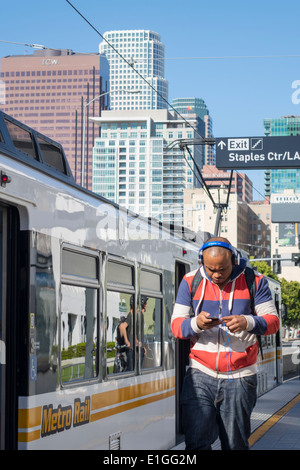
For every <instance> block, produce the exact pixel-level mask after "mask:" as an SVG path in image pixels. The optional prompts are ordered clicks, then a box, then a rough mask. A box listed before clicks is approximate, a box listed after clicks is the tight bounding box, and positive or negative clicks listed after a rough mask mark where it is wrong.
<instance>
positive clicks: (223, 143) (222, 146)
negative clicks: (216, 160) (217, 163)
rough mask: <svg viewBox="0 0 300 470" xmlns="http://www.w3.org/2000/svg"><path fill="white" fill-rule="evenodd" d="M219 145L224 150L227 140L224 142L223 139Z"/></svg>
mask: <svg viewBox="0 0 300 470" xmlns="http://www.w3.org/2000/svg"><path fill="white" fill-rule="evenodd" d="M218 147H221V150H223V148H224V147H226V144H225V142H223V140H221V142H219V143H218Z"/></svg>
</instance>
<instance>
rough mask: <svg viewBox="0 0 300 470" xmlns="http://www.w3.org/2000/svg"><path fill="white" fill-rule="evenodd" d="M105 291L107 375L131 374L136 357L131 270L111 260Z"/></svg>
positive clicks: (131, 267)
mask: <svg viewBox="0 0 300 470" xmlns="http://www.w3.org/2000/svg"><path fill="white" fill-rule="evenodd" d="M107 288H108V289H107V372H108V374H120V373H124V372H131V371H133V370H134V368H135V367H134V364H135V362H136V354H137V349H136V339H134V337H135V331H136V327H135V323H136V315H135V294H134V269H133V266H130V265H126V264H123V263H118V262H115V261H113V260H110V261H109V262H108V268H107Z"/></svg>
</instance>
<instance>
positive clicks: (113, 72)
mask: <svg viewBox="0 0 300 470" xmlns="http://www.w3.org/2000/svg"><path fill="white" fill-rule="evenodd" d="M103 36H104V38H105V39H106V40H107V42H106V41H103V42H102V43H100V45H99V50H100V53H101V54H105V55H106V57H107V59H108V62H109V66H110V109H112V110H130V109H165V108H167V103H166V101H165V100H167V99H168V82H167V81H166V80H165V78H164V50H165V48H164V45H163V44H162V43H161V40H160V35H159V34H157V33H155V32H153V31H148V30H147V31H146V30H126V31H122V30H121V31H108V32H106V33H104V35H103ZM108 43H109V44H108ZM111 46H113V47H111ZM116 51H118V52H119V54H118V53H117V52H116ZM121 56H122V57H123V58H125V59H126V61H127V62H129V64H130V65H128V63H126V61H124V59H123V58H122V57H121ZM142 77H144V78H145V80H147V82H148V83H149V84H150V86H149V85H148V83H146V81H145V80H143V78H142ZM124 89H133V90H138V91H139V94H136V95H133V94H129V93H127V94H126V93H124V92H123V91H122V90H124ZM155 90H157V91H158V93H156V91H155Z"/></svg>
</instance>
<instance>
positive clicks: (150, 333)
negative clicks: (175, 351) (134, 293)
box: [137, 295, 162, 369]
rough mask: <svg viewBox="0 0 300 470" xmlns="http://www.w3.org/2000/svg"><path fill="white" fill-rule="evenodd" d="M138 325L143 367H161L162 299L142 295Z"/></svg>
mask: <svg viewBox="0 0 300 470" xmlns="http://www.w3.org/2000/svg"><path fill="white" fill-rule="evenodd" d="M137 323H138V327H137V331H138V335H139V334H140V338H139V343H140V348H141V367H142V368H143V369H147V368H152V367H159V366H161V364H162V354H161V345H162V328H161V325H162V299H159V298H155V297H147V296H145V295H142V296H141V310H140V312H137ZM139 323H140V325H139ZM139 332H140V333H139Z"/></svg>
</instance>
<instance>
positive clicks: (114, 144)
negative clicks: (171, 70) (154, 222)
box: [93, 110, 204, 225]
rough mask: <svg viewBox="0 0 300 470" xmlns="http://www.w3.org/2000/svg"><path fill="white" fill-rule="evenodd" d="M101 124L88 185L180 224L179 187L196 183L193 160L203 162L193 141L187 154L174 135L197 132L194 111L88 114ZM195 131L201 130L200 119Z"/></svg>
mask: <svg viewBox="0 0 300 470" xmlns="http://www.w3.org/2000/svg"><path fill="white" fill-rule="evenodd" d="M93 120H94V122H97V123H98V124H99V125H100V126H101V137H99V138H97V139H96V140H95V147H94V154H93V163H94V168H93V175H94V179H93V191H95V192H96V193H98V194H101V195H102V196H104V197H106V198H108V199H110V200H112V201H114V202H116V203H118V204H120V205H122V206H124V207H126V208H128V209H130V210H132V211H134V212H136V213H139V214H141V215H143V216H145V217H156V218H157V219H159V220H162V221H164V222H170V223H174V224H179V225H182V223H183V190H184V188H193V187H199V179H197V177H196V176H197V172H196V171H195V167H194V161H195V162H196V163H197V165H198V166H199V167H201V166H202V159H203V156H202V152H201V148H200V147H198V146H193V147H192V148H191V150H190V151H191V155H192V158H191V157H190V155H188V154H184V153H183V151H182V150H180V149H179V148H178V147H177V146H176V147H173V148H171V149H170V150H168V151H167V152H166V151H165V147H166V146H167V145H168V144H169V143H172V142H173V141H174V140H176V139H180V138H184V139H186V138H194V137H198V134H196V132H195V127H196V126H197V125H198V120H197V116H196V115H195V114H194V115H191V116H190V118H189V120H188V121H186V120H185V119H181V118H180V116H179V115H178V114H177V113H175V112H174V111H168V110H153V111H150V110H145V111H144V110H137V111H134V110H131V111H104V112H103V113H102V116H101V117H100V118H93ZM197 132H202V135H204V125H203V127H202V128H200V129H198V130H197Z"/></svg>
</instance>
